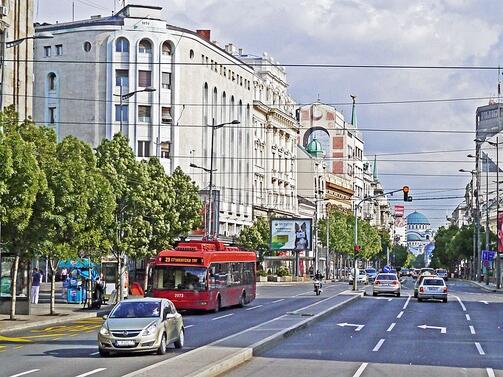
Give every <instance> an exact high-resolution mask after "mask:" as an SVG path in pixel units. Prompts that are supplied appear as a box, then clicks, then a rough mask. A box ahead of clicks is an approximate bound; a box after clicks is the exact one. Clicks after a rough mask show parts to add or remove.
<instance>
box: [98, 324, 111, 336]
mask: <svg viewBox="0 0 503 377" xmlns="http://www.w3.org/2000/svg"><path fill="white" fill-rule="evenodd" d="M100 334H101V335H110V331H109V330H108V328H106V327H105V326H103V327H101V329H100Z"/></svg>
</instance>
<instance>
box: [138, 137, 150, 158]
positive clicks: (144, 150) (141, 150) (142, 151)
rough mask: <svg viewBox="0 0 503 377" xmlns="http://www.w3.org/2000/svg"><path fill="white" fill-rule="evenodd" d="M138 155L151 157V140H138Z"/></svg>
mask: <svg viewBox="0 0 503 377" xmlns="http://www.w3.org/2000/svg"><path fill="white" fill-rule="evenodd" d="M138 157H150V141H142V140H138Z"/></svg>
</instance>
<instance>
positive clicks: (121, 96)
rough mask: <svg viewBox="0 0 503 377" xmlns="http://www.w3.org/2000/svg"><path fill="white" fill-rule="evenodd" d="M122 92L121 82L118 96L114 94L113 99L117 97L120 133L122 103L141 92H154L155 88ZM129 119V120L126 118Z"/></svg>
mask: <svg viewBox="0 0 503 377" xmlns="http://www.w3.org/2000/svg"><path fill="white" fill-rule="evenodd" d="M122 90H123V85H122V82H121V86H120V94H114V96H115V97H119V108H120V114H119V115H120V119H119V124H120V130H121V132H122V117H123V115H124V114H123V113H122V110H123V109H122V106H123V105H122V103H123V102H124V101H126V100H127V99H129V98H131V97H132V96H134V95H135V94H136V93H141V92H155V91H156V89H155V88H151V87H147V88H143V89H140V90H134V91H132V92H129V93H125V94H124V93H123V92H122ZM128 119H129V118H128Z"/></svg>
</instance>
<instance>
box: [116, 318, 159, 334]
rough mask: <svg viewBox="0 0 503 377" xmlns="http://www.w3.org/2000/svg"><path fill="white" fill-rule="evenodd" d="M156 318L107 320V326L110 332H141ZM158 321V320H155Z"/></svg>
mask: <svg viewBox="0 0 503 377" xmlns="http://www.w3.org/2000/svg"><path fill="white" fill-rule="evenodd" d="M155 320H156V318H108V319H107V322H106V324H107V326H108V328H109V329H110V330H112V331H113V330H142V329H144V328H145V327H146V326H147V325H149V324H150V323H152V322H153V321H155ZM157 320H159V318H157Z"/></svg>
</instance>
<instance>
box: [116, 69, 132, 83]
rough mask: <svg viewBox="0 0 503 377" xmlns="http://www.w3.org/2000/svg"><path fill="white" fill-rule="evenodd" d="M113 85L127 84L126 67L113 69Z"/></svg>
mask: <svg viewBox="0 0 503 377" xmlns="http://www.w3.org/2000/svg"><path fill="white" fill-rule="evenodd" d="M115 85H116V86H129V71H128V70H127V69H116V70H115Z"/></svg>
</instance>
